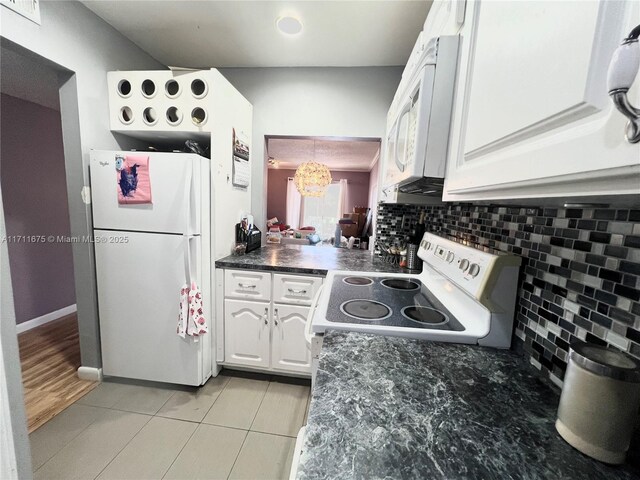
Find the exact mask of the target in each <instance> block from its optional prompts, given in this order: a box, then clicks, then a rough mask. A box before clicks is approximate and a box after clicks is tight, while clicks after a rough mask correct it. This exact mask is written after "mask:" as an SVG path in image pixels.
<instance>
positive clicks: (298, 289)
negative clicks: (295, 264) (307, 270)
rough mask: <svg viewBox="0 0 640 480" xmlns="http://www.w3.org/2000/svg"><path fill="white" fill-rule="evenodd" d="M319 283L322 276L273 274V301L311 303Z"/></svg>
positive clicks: (293, 303)
mask: <svg viewBox="0 0 640 480" xmlns="http://www.w3.org/2000/svg"><path fill="white" fill-rule="evenodd" d="M320 285H322V277H304V276H300V275H281V274H274V275H273V301H274V302H278V303H289V304H292V305H311V301H312V300H313V296H314V295H315V294H316V292H317V291H318V289H319V288H320Z"/></svg>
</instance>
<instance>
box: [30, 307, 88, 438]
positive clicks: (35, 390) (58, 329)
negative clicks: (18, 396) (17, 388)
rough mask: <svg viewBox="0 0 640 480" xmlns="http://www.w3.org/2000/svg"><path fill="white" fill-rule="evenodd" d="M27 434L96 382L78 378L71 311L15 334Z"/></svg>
mask: <svg viewBox="0 0 640 480" xmlns="http://www.w3.org/2000/svg"><path fill="white" fill-rule="evenodd" d="M18 344H19V347H20V364H21V366H22V384H23V386H24V400H25V406H26V410H27V422H28V427H29V433H31V432H33V431H34V430H36V429H37V428H39V427H40V426H42V425H43V424H44V423H46V422H47V421H49V420H51V419H52V418H53V417H55V416H56V415H57V414H59V413H60V412H62V411H63V410H64V409H65V408H67V407H68V406H69V405H71V404H72V403H74V402H75V401H76V400H78V399H79V398H80V397H82V396H83V395H85V394H86V393H88V392H89V391H91V390H93V388H94V387H96V386H97V385H98V383H97V382H90V381H86V380H80V379H79V378H78V376H77V374H76V370H77V369H78V367H79V366H80V344H79V339H78V321H77V318H76V314H75V313H74V314H71V315H68V316H66V317H63V318H61V319H59V320H55V321H53V322H51V323H47V324H45V325H41V326H39V327H36V328H34V329H32V330H28V331H26V332H24V333H21V334H19V335H18Z"/></svg>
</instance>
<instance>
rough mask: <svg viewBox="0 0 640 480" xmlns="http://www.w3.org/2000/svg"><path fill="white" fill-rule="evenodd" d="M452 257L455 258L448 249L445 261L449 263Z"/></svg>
mask: <svg viewBox="0 0 640 480" xmlns="http://www.w3.org/2000/svg"><path fill="white" fill-rule="evenodd" d="M454 258H455V255H454V254H453V252H452V251H448V252H447V258H446V260H447V262H449V263H451V262H453V259H454Z"/></svg>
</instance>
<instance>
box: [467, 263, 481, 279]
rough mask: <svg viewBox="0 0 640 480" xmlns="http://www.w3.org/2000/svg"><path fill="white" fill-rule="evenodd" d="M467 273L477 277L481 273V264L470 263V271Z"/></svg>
mask: <svg viewBox="0 0 640 480" xmlns="http://www.w3.org/2000/svg"><path fill="white" fill-rule="evenodd" d="M467 273H468V274H469V275H471V276H472V277H477V276H478V274H479V273H480V265H478V264H477V263H472V264H471V265H469V271H468V272H467Z"/></svg>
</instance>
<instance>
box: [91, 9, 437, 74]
mask: <svg viewBox="0 0 640 480" xmlns="http://www.w3.org/2000/svg"><path fill="white" fill-rule="evenodd" d="M82 3H84V4H85V5H86V6H87V7H88V8H89V9H91V10H92V11H93V12H94V13H96V14H97V15H98V16H100V17H102V18H103V19H104V20H105V21H106V22H107V23H109V24H111V25H112V26H113V27H114V28H115V29H116V30H118V31H120V32H121V33H122V34H123V35H124V36H126V37H127V38H129V39H130V40H131V41H133V42H134V43H135V44H137V45H138V46H139V47H140V48H142V49H143V50H145V51H146V52H148V53H149V54H150V55H151V56H153V57H154V58H155V59H157V60H158V61H160V62H161V63H163V64H165V65H169V66H180V67H190V68H209V67H301V66H308V67H316V66H335V67H353V66H392V65H405V64H406V61H407V59H408V57H409V54H410V53H411V49H412V48H413V44H414V42H415V39H416V37H417V36H418V33H419V32H420V31H421V30H422V26H423V23H424V21H425V19H426V17H427V12H428V11H429V7H430V5H431V2H430V1H424V0H408V1H407V0H364V1H349V0H341V1H213V0H207V1H191V0H173V1H163V0H146V1H138V0H135V1H134V0H126V1H122V0H82ZM282 15H294V16H296V17H297V18H299V19H300V20H301V21H302V23H303V30H302V33H300V34H299V35H296V36H294V37H286V36H285V35H283V34H281V33H280V32H279V31H278V30H276V27H275V22H276V19H277V18H278V17H280V16H282Z"/></svg>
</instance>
